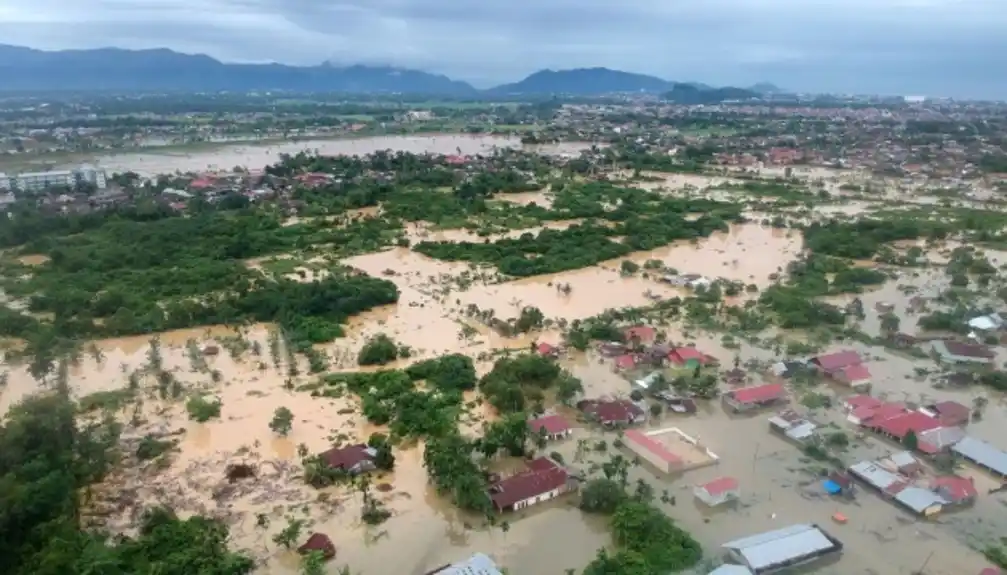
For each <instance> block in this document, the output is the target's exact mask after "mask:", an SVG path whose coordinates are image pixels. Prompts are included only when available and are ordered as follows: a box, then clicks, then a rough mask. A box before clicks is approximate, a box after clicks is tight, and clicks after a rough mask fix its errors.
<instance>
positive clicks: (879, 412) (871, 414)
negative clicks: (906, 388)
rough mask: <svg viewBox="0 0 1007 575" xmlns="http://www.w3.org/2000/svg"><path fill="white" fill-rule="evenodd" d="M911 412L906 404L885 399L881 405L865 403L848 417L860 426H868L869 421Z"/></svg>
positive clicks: (877, 420) (884, 419)
mask: <svg viewBox="0 0 1007 575" xmlns="http://www.w3.org/2000/svg"><path fill="white" fill-rule="evenodd" d="M906 413H909V408H908V407H906V404H904V403H901V402H897V401H891V402H889V401H885V402H882V403H881V404H880V405H877V406H871V405H865V406H863V407H858V408H856V409H854V410H853V411H851V412H850V414H849V415H848V416H847V417H846V419H847V420H848V421H850V422H852V423H855V424H857V425H860V426H867V425H868V424H869V423H876V422H880V421H886V420H888V419H891V418H893V417H898V416H900V415H903V414H906Z"/></svg>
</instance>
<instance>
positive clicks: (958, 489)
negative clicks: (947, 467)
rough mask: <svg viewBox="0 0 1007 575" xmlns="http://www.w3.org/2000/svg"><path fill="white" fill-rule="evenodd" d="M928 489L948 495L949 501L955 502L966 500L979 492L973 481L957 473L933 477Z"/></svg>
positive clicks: (976, 495)
mask: <svg viewBox="0 0 1007 575" xmlns="http://www.w3.org/2000/svg"><path fill="white" fill-rule="evenodd" d="M930 489H933V490H934V491H939V492H940V493H941V494H942V495H944V496H945V497H949V498H950V499H951V501H953V502H955V503H959V502H961V501H966V500H968V499H974V498H975V497H978V495H979V492H978V491H977V490H976V486H975V483H973V482H972V480H971V479H967V478H965V477H959V476H957V475H946V476H944V477H935V478H934V480H933V481H931V482H930Z"/></svg>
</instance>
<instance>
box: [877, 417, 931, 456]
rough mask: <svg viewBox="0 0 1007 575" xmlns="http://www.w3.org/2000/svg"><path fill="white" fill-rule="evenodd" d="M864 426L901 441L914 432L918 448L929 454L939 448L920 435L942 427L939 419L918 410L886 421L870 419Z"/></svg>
mask: <svg viewBox="0 0 1007 575" xmlns="http://www.w3.org/2000/svg"><path fill="white" fill-rule="evenodd" d="M863 426H864V427H866V428H868V429H870V430H871V431H873V432H875V433H878V434H880V435H883V436H886V437H888V438H890V439H894V440H896V441H898V442H900V443H902V442H904V441H905V439H906V437H907V436H908V435H909V433H910V432H912V433H913V434H914V435H915V436H916V439H917V448H918V449H919V450H920V451H922V452H924V453H928V454H935V453H937V450H936V449H934V447H933V446H931V445H928V444H926V443H922V442H920V441H919V436H920V434H921V433H923V432H924V431H929V430H931V429H936V428H938V427H941V424H940V422H939V421H937V420H936V419H934V418H933V417H930V416H929V415H925V414H923V413H920V412H918V411H909V412H907V413H903V414H901V415H897V416H895V417H891V418H889V419H885V420H884V421H876V420H875V419H870V420H868V421H867V422H866V423H864V424H863Z"/></svg>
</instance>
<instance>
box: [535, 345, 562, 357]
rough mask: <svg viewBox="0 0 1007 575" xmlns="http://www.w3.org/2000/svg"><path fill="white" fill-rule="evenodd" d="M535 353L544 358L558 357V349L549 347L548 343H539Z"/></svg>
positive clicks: (553, 346)
mask: <svg viewBox="0 0 1007 575" xmlns="http://www.w3.org/2000/svg"><path fill="white" fill-rule="evenodd" d="M535 351H536V352H538V354H539V355H541V356H545V357H557V356H559V348H558V347H556V346H555V345H551V344H548V343H540V344H538V345H537V346H535Z"/></svg>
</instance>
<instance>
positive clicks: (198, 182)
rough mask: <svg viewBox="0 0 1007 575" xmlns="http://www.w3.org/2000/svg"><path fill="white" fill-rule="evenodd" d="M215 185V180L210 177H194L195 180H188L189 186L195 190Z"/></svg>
mask: <svg viewBox="0 0 1007 575" xmlns="http://www.w3.org/2000/svg"><path fill="white" fill-rule="evenodd" d="M215 185H217V182H216V181H214V180H213V179H211V178H196V179H195V180H192V181H191V182H189V187H190V188H196V189H197V190H201V189H204V188H212V187H213V186H215Z"/></svg>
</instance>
